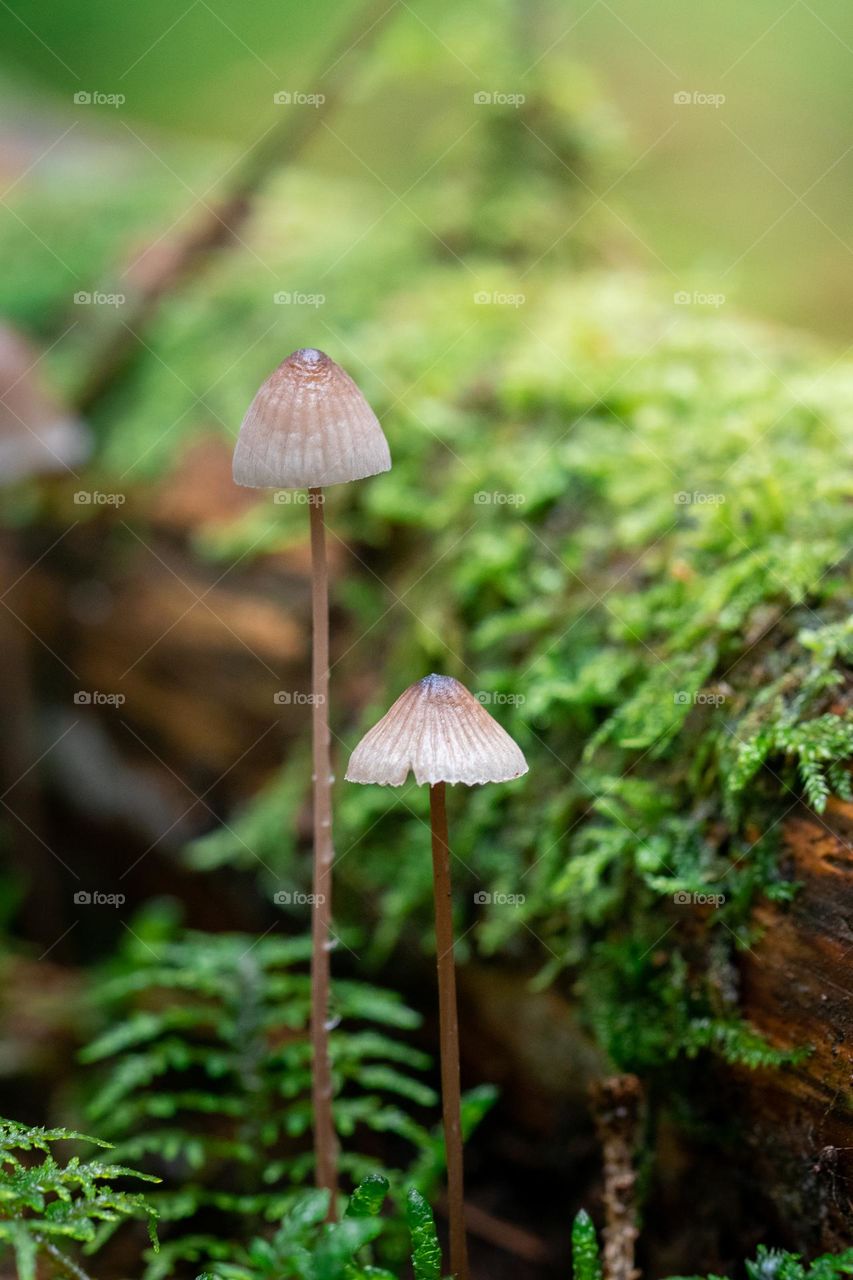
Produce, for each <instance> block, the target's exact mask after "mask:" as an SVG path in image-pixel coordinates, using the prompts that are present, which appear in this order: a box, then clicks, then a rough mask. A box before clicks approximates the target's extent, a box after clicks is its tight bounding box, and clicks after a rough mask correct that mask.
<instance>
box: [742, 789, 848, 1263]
mask: <svg viewBox="0 0 853 1280" xmlns="http://www.w3.org/2000/svg"><path fill="white" fill-rule="evenodd" d="M784 847H785V863H784V871H785V874H786V875H787V876H789V877H790V879H792V880H795V881H797V882H799V884H800V885H801V888H800V891H799V893H798V894H797V895H796V897H795V898H794V900H793V901H792V902H791V903H790V904H787V905H784V906H780V905H776V904H772V903H767V902H765V903H764V904H762V905H761V906H760V907H759V908H758V910H757V912H756V920H757V923H759V924H760V925H761V926H762V927H763V929H764V933H763V937H762V938H761V940H760V941H759V942H757V943H756V944H754V945H753V946H752V947H751V948H750V949H749V950H748V951H745V952H744V953H743V959H742V966H741V972H742V1000H743V1010H744V1013H745V1015H746V1016H747V1017H748V1018H749V1019H750V1021H751V1022H752V1023H753V1025H754V1026H756V1027H757V1028H758V1029H759V1031H761V1032H762V1033H763V1034H764V1035H765V1036H766V1037H767V1039H768V1040H769V1041H770V1043H771V1044H773V1045H775V1046H777V1047H778V1048H783V1049H798V1048H803V1047H804V1046H810V1048H811V1052H810V1053H809V1054H808V1056H807V1057H806V1058H805V1059H804V1060H803V1061H801V1062H800V1063H799V1064H798V1065H796V1066H791V1067H786V1068H783V1069H782V1070H780V1071H767V1072H757V1073H744V1076H743V1079H742V1080H741V1082H740V1091H741V1096H742V1097H743V1101H744V1106H743V1124H744V1128H745V1132H746V1136H747V1139H748V1142H749V1146H750V1149H751V1153H752V1159H753V1161H754V1164H755V1168H756V1170H757V1172H758V1174H759V1176H760V1177H761V1179H762V1181H763V1182H764V1184H765V1185H766V1187H767V1190H768V1193H769V1195H770V1196H771V1198H772V1200H773V1201H774V1202H775V1203H776V1204H777V1205H778V1207H779V1211H780V1222H781V1223H782V1226H783V1229H784V1230H786V1231H788V1232H789V1233H790V1236H791V1239H792V1241H793V1242H794V1243H795V1245H796V1246H797V1247H798V1248H802V1249H803V1250H808V1251H814V1250H820V1249H829V1248H844V1247H848V1246H849V1244H850V1240H851V1238H853V1199H851V1195H853V805H850V804H843V803H842V802H841V801H830V803H829V805H828V806H827V811H826V813H825V814H823V815H822V816H820V817H819V816H817V815H815V814H813V813H811V812H809V811H807V810H805V809H803V810H801V811H800V812H799V813H797V814H796V815H792V816H791V818H790V819H789V820H788V822H787V824H786V827H785V836H784Z"/></svg>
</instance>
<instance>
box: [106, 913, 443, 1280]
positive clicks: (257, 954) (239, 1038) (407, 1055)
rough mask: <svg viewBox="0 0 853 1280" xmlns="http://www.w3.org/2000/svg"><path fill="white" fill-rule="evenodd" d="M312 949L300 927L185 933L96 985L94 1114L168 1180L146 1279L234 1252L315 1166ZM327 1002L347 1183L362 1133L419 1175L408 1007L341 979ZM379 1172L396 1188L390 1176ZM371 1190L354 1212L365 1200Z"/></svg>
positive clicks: (431, 1138) (419, 1121) (429, 1171)
mask: <svg viewBox="0 0 853 1280" xmlns="http://www.w3.org/2000/svg"><path fill="white" fill-rule="evenodd" d="M309 955H310V939H308V938H304V939H303V938H297V939H286V938H281V937H276V936H269V935H268V936H266V937H263V938H261V939H256V938H253V937H250V936H244V935H236V934H229V935H206V934H188V935H186V936H184V937H180V938H179V939H177V940H175V941H168V940H164V941H161V942H160V943H158V944H157V949H156V954H155V953H154V951H153V950H149V949H142V948H134V951H133V964H132V967H130V968H129V969H128V971H127V972H124V973H120V974H118V975H117V976H113V977H112V978H109V979H107V980H106V981H105V982H104V984H103V985H102V987H101V989H100V991H99V992H98V1000H99V1002H100V1004H101V1005H102V1006H103V1007H104V1010H105V1013H106V1016H107V1025H106V1027H105V1029H104V1031H103V1032H102V1033H101V1035H99V1036H98V1037H97V1039H96V1040H95V1041H94V1042H93V1043H92V1044H90V1045H89V1047H88V1048H87V1049H86V1050H85V1051H84V1053H83V1059H84V1061H86V1062H89V1063H100V1062H103V1063H105V1064H108V1070H107V1073H106V1075H105V1078H104V1080H103V1083H102V1085H101V1087H100V1088H99V1089H98V1091H97V1093H96V1095H95V1096H94V1098H93V1100H92V1102H91V1105H90V1114H91V1116H92V1117H93V1119H96V1120H97V1121H98V1123H99V1124H100V1125H101V1127H102V1128H103V1129H104V1131H105V1132H106V1133H107V1134H108V1135H109V1136H111V1137H114V1138H115V1139H116V1140H117V1141H118V1144H119V1151H120V1153H121V1155H122V1157H123V1158H127V1159H132V1160H134V1161H139V1162H143V1163H144V1164H147V1165H151V1166H152V1167H154V1168H156V1169H158V1170H159V1171H161V1172H162V1175H163V1178H164V1182H165V1187H164V1190H163V1191H162V1192H160V1193H159V1194H158V1195H157V1197H156V1203H157V1205H158V1209H159V1211H160V1214H161V1216H162V1218H163V1220H164V1223H165V1224H166V1226H165V1232H164V1233H165V1236H166V1240H165V1243H164V1246H163V1250H162V1253H161V1255H160V1256H159V1257H157V1258H152V1259H151V1260H150V1265H149V1272H148V1274H149V1275H150V1276H151V1277H154V1278H156V1277H160V1276H168V1275H170V1274H171V1268H172V1267H173V1266H174V1265H176V1264H177V1263H178V1261H179V1260H191V1261H200V1260H204V1259H205V1258H206V1257H211V1258H214V1259H215V1258H227V1257H230V1256H231V1255H232V1253H233V1248H235V1247H236V1243H235V1242H236V1241H237V1240H239V1238H240V1237H242V1238H245V1237H246V1235H247V1234H249V1233H251V1231H252V1230H257V1229H258V1227H259V1226H260V1225H261V1224H263V1223H265V1222H272V1221H276V1220H278V1219H280V1218H281V1217H282V1214H283V1213H285V1212H286V1210H287V1209H288V1206H289V1205H290V1204H291V1203H292V1200H293V1196H294V1193H295V1189H298V1187H299V1185H300V1184H301V1183H302V1182H304V1181H305V1179H306V1178H307V1176H308V1175H309V1174H310V1171H311V1168H312V1162H313V1157H312V1154H311V1151H310V1129H311V1105H310V1056H311V1055H310V1042H309V1037H308V1023H309V1017H310V977H309V974H308V973H307V971H306V961H307V959H308V957H309ZM333 1014H334V1017H335V1021H336V1027H335V1030H334V1033H333V1035H332V1040H331V1052H332V1060H333V1071H334V1083H335V1091H336V1101H335V1122H336V1126H337V1129H338V1133H339V1135H340V1137H341V1139H342V1148H343V1153H342V1156H341V1162H340V1167H341V1170H342V1172H343V1173H344V1174H345V1175H346V1176H349V1177H350V1178H351V1179H352V1180H353V1181H354V1182H357V1181H360V1180H363V1179H364V1178H365V1176H367V1175H368V1174H369V1173H371V1172H372V1171H374V1170H375V1169H376V1168H377V1167H378V1165H377V1161H376V1159H375V1157H374V1156H372V1155H371V1154H369V1148H370V1146H371V1145H372V1139H371V1135H383V1137H384V1139H385V1141H386V1142H390V1143H391V1144H392V1147H395V1148H397V1149H399V1151H400V1154H401V1156H403V1157H404V1158H406V1156H405V1153H406V1152H408V1153H409V1154H408V1157H407V1163H411V1162H412V1161H413V1160H414V1161H415V1163H416V1165H417V1167H418V1169H419V1175H418V1176H419V1177H420V1178H421V1179H422V1181H423V1183H424V1185H426V1184H428V1183H429V1179H430V1177H433V1178H434V1177H435V1176H436V1171H438V1172H440V1170H441V1164H442V1159H441V1150H440V1145H439V1140H438V1138H437V1137H436V1135H435V1134H434V1133H433V1132H432V1129H431V1125H428V1124H427V1123H425V1121H427V1120H430V1119H431V1109H432V1108H433V1107H434V1104H435V1102H436V1098H435V1094H434V1092H433V1090H432V1089H431V1088H430V1087H429V1086H428V1085H426V1084H425V1083H424V1081H423V1080H422V1079H421V1078H420V1077H421V1073H422V1072H423V1070H424V1069H425V1068H426V1067H427V1066H428V1065H429V1059H428V1058H427V1057H426V1056H425V1055H424V1054H423V1053H421V1052H420V1051H419V1050H416V1049H414V1048H413V1047H412V1046H411V1045H410V1044H408V1043H406V1040H405V1039H404V1038H402V1037H401V1033H405V1032H408V1031H411V1030H413V1029H414V1028H415V1027H416V1026H417V1024H418V1017H417V1015H415V1014H414V1013H412V1011H411V1010H409V1009H407V1008H406V1006H405V1005H404V1004H403V1003H402V1001H401V1000H400V999H399V998H398V997H397V996H396V995H394V994H393V993H390V992H387V991H382V990H379V989H378V988H376V987H372V986H369V985H368V984H365V983H358V982H344V981H342V982H339V983H337V984H336V985H335V988H334V992H333ZM390 1176H391V1177H392V1179H393V1180H394V1185H395V1189H397V1190H398V1191H399V1190H400V1189H401V1187H402V1183H401V1175H400V1174H399V1173H397V1174H394V1173H392V1174H391V1175H390ZM371 1186H372V1184H370V1183H367V1184H363V1185H362V1187H361V1189H360V1190H359V1192H358V1193H357V1194H356V1196H355V1198H354V1209H353V1215H354V1216H356V1217H358V1216H364V1213H363V1211H364V1210H366V1209H368V1210H370V1211H371V1212H373V1210H374V1209H375V1205H373V1206H371V1201H370V1199H369V1196H370V1191H371ZM355 1230H356V1229H355V1227H351V1228H350V1233H351V1234H352V1233H353V1232H355ZM330 1247H331V1246H330Z"/></svg>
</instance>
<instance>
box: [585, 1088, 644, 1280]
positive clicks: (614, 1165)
mask: <svg viewBox="0 0 853 1280" xmlns="http://www.w3.org/2000/svg"><path fill="white" fill-rule="evenodd" d="M592 1102H593V1109H594V1111H595V1122H596V1128H597V1129H598V1137H599V1141H600V1142H601V1146H602V1152H603V1157H604V1210H605V1215H606V1223H607V1224H606V1226H605V1228H604V1277H605V1280H638V1277H639V1275H640V1273H639V1271H638V1270H637V1269H636V1268H635V1266H634V1245H635V1243H636V1240H637V1235H638V1230H637V1202H636V1194H635V1191H636V1182H637V1171H636V1167H635V1163H634V1157H635V1153H636V1149H637V1132H638V1128H639V1120H640V1104H641V1102H642V1086H641V1085H640V1082H639V1080H638V1079H637V1077H636V1076H632V1075H624V1076H611V1077H610V1078H609V1079H607V1080H602V1081H600V1082H599V1083H598V1084H597V1085H595V1086H594V1087H593V1090H592Z"/></svg>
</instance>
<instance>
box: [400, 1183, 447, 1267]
mask: <svg viewBox="0 0 853 1280" xmlns="http://www.w3.org/2000/svg"><path fill="white" fill-rule="evenodd" d="M406 1218H407V1220H408V1223H409V1230H410V1231H411V1233H412V1269H413V1271H414V1273H415V1280H440V1276H441V1249H440V1248H439V1245H438V1236H437V1235H436V1232H435V1220H434V1219H433V1216H432V1209H431V1208H430V1207H429V1205H428V1204H427V1202H426V1200H424V1198H423V1196H422V1195H421V1194H420V1192H419V1191H417V1190H415V1188H414V1187H413V1188H412V1189H411V1190H410V1191H409V1194H408V1196H407V1197H406Z"/></svg>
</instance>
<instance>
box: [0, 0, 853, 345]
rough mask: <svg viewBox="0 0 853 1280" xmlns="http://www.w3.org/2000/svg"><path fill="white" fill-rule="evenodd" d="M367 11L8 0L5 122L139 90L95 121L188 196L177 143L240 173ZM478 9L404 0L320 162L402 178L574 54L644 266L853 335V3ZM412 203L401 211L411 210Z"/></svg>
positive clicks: (264, 2)
mask: <svg viewBox="0 0 853 1280" xmlns="http://www.w3.org/2000/svg"><path fill="white" fill-rule="evenodd" d="M378 11H379V12H381V10H378ZM356 12H357V10H356V7H355V6H354V5H353V4H352V3H350V2H349V0H348V3H346V4H335V3H330V0H320V2H319V3H312V4H310V5H309V4H301V5H297V4H293V3H290V4H274V3H271V0H256V2H255V3H253V4H251V5H246V4H243V3H240V2H239V0H194V2H193V3H190V4H187V5H184V4H183V3H181V4H178V5H175V4H173V3H170V2H169V0H151V2H150V3H147V4H145V5H123V6H120V7H117V6H115V5H113V4H109V3H107V0H89V2H88V3H86V4H85V5H81V4H79V3H77V2H76V0H55V2H54V3H51V4H50V5H49V6H48V5H45V4H43V3H38V2H37V0H15V2H14V3H12V4H4V5H3V6H2V7H0V50H2V53H0V57H1V58H2V68H3V104H4V116H5V118H6V120H7V133H9V132H11V133H12V134H14V133H15V131H16V130H18V129H21V128H32V127H33V126H34V124H35V126H36V127H37V126H38V113H39V112H40V111H43V112H49V113H51V115H59V116H67V118H68V123H69V125H71V124H74V123H75V122H76V123H77V124H79V123H80V112H79V110H78V111H77V113H76V115H75V112H74V108H73V105H72V102H71V98H72V95H73V93H74V92H75V91H77V90H79V89H84V90H90V91H91V90H95V89H97V90H100V91H101V92H105V93H117V92H121V93H124V94H125V95H126V98H127V103H126V105H125V106H124V107H123V108H122V110H121V112H120V113H117V112H116V111H115V110H114V109H111V108H109V107H102V108H92V109H91V112H90V114H89V115H88V116H87V117H86V119H85V125H86V127H91V125H92V123H94V116H95V113H97V121H96V124H97V127H98V128H102V129H103V130H104V131H105V132H107V133H109V134H112V135H114V136H115V138H116V141H117V142H118V143H119V144H120V145H121V146H122V147H123V148H127V149H128V150H129V151H130V152H131V153H132V152H133V149H134V148H136V149H137V150H138V151H143V154H144V148H143V145H142V144H141V143H139V142H137V141H136V139H134V138H133V137H132V136H131V135H130V134H129V133H128V132H127V131H126V129H125V128H124V127H123V126H124V125H125V124H126V125H129V126H130V127H132V128H133V130H134V131H135V132H139V131H141V132H142V133H143V134H144V136H145V138H146V140H148V141H149V143H150V144H151V145H153V147H154V150H156V152H157V154H158V155H160V156H162V157H164V159H165V160H166V161H167V162H168V165H169V167H167V166H166V164H161V165H157V164H156V163H154V162H153V160H152V157H151V156H150V155H149V156H147V157H146V158H147V159H148V160H152V164H153V169H152V176H151V180H152V181H153V182H161V183H163V184H166V185H171V186H172V187H174V190H175V196H176V199H178V200H179V199H180V198H182V197H183V198H188V197H189V193H188V192H187V191H186V189H183V188H182V185H181V183H182V181H185V180H186V178H185V174H186V172H187V170H186V169H185V168H182V167H181V166H180V165H177V164H176V163H175V155H176V152H175V148H176V147H178V146H179V144H182V143H186V142H187V141H189V144H190V150H191V151H192V150H193V149H194V148H201V149H202V150H203V154H204V155H205V157H206V159H209V161H210V165H211V168H210V172H211V174H212V176H213V177H215V176H216V174H217V171H218V172H222V171H224V170H225V169H226V168H227V167H228V165H229V164H230V163H231V160H232V159H234V158H235V156H236V154H237V150H235V149H242V148H243V147H244V146H245V145H246V144H247V143H249V142H251V141H252V140H253V139H255V138H257V137H258V136H259V135H261V134H262V133H263V132H264V130H265V129H266V128H267V127H269V125H271V124H272V123H273V122H274V121H275V120H276V118H277V116H276V111H277V110H279V111H280V108H278V109H277V108H276V107H275V106H274V104H273V102H272V95H273V92H274V91H276V90H277V89H280V88H291V89H294V90H301V91H304V92H310V90H311V86H312V80H313V79H314V78H316V74H317V70H318V69H322V68H323V66H324V65H325V62H326V61H327V50H328V48H329V46H330V42H331V41H333V40H334V37H335V34H336V32H341V33H342V32H344V31H345V30H346V29H347V27H348V25H349V24H350V23H351V22H352V21H353V19H354V16H355V14H356ZM472 15H479V17H480V18H481V19H482V18H483V16H484V10H483V9H478V8H476V7H472V6H470V5H467V4H462V5H460V4H458V3H456V2H455V0H442V2H441V3H435V2H434V0H433V2H430V3H425V4H418V5H408V4H400V5H399V7H398V12H397V13H396V15H394V18H393V22H392V23H391V24H390V25H389V26H388V28H387V30H386V31H385V34H384V35H383V37H382V47H383V52H384V54H385V56H384V57H383V58H382V60H381V62H382V72H381V77H382V81H383V83H382V85H381V90H380V91H379V92H374V91H373V89H374V88H376V86H372V85H371V83H370V81H371V73H370V72H369V71H368V73H367V75H366V76H363V77H361V78H360V80H359V92H358V94H357V95H356V96H355V100H353V101H350V102H348V105H347V108H346V110H345V111H344V112H343V113H341V114H339V115H338V116H336V119H335V122H334V129H335V134H336V135H337V137H332V136H331V135H328V134H326V135H325V136H323V137H322V138H320V139H319V140H318V142H317V144H316V145H314V146H312V149H311V161H312V163H313V164H314V165H316V166H318V167H320V168H322V169H323V170H326V171H332V172H334V173H338V174H340V173H345V174H352V175H354V176H358V177H359V178H360V179H362V180H363V181H364V183H365V184H366V185H367V186H372V187H376V186H377V185H379V186H381V184H383V183H387V184H388V187H389V188H390V189H391V191H393V192H394V193H395V194H399V193H402V192H403V191H404V190H405V189H406V188H407V187H408V186H409V184H410V183H412V182H415V181H416V180H417V179H418V178H420V177H421V175H423V173H424V171H425V169H427V168H428V167H429V166H430V165H432V164H433V163H434V162H435V161H437V160H439V158H440V157H441V156H442V154H443V152H444V151H445V149H446V148H448V147H453V157H456V158H457V159H459V158H460V156H464V154H465V146H464V143H459V142H457V139H458V138H459V136H460V135H461V134H462V133H464V131H465V129H466V128H467V126H468V125H469V124H470V121H471V116H470V101H471V99H470V95H471V94H472V92H475V91H477V90H478V89H486V90H490V89H491V90H495V89H497V90H500V91H504V92H524V89H525V83H526V80H527V77H528V75H529V72H528V71H527V68H531V67H532V66H533V64H537V65H539V64H540V63H541V62H543V61H544V62H545V63H547V61H548V60H553V61H554V62H555V65H563V64H565V63H566V60H567V59H569V60H572V61H576V62H579V63H581V64H582V65H583V66H585V67H586V68H588V69H589V70H590V71H591V72H592V73H593V74H594V76H595V78H596V81H597V83H598V85H599V88H600V90H601V93H602V96H603V98H604V99H605V100H607V101H611V102H612V103H614V104H615V106H616V107H617V108H618V110H619V112H620V114H621V117H622V122H623V124H624V127H625V130H626V136H625V143H626V145H625V148H624V153H623V160H624V163H619V164H617V165H616V167H615V168H614V170H613V172H612V174H611V175H609V176H608V177H607V180H606V181H603V182H602V183H601V184H600V185H599V186H598V187H597V189H596V195H603V197H604V200H605V202H606V205H607V206H612V207H613V208H615V209H616V210H617V211H618V213H619V214H620V215H621V216H624V217H625V218H626V219H627V223H628V224H629V226H630V228H631V230H630V232H629V231H628V230H625V236H626V240H627V242H628V243H629V244H632V245H633V247H634V249H635V251H636V254H637V258H638V260H639V261H640V262H643V263H645V264H646V265H648V266H649V267H650V268H651V269H652V270H653V271H659V272H660V273H661V274H662V275H663V277H664V279H667V278H668V277H669V276H670V274H671V276H672V280H673V287H674V289H678V288H680V287H691V286H695V287H700V288H704V289H708V290H713V291H715V292H722V293H724V294H725V295H726V297H727V299H731V300H733V301H734V302H736V303H737V304H739V305H743V306H744V307H746V308H748V309H750V310H751V311H753V312H758V313H760V314H765V315H767V316H769V317H771V318H773V319H781V320H784V321H786V322H789V323H793V324H794V325H796V326H802V327H806V328H809V329H812V330H816V331H818V332H821V333H825V334H828V335H831V336H832V337H834V338H838V339H841V340H842V341H843V340H844V339H848V338H850V337H851V336H853V335H851V332H850V331H851V322H850V318H849V316H850V308H849V305H848V296H849V280H850V255H851V252H853V246H851V243H850V240H851V236H850V231H849V216H848V211H849V208H850V204H851V195H853V190H851V189H853V152H851V148H850V141H849V137H848V134H849V127H848V119H849V93H850V83H851V77H850V68H851V57H853V11H851V9H850V6H849V5H848V4H845V3H844V2H843V0H811V2H810V3H807V2H806V0H794V3H792V4H790V5H787V6H786V5H785V4H784V3H783V4H779V3H776V0H753V2H752V3H751V4H750V5H748V6H745V5H743V4H741V3H737V2H736V0H719V2H718V3H715V4H714V5H711V6H708V5H704V6H700V5H699V4H698V3H696V0H690V2H688V3H681V4H675V3H669V2H665V0H613V2H612V3H607V2H606V0H594V2H593V3H591V4H586V3H580V4H578V5H576V6H553V5H543V4H536V3H533V4H530V3H525V4H522V3H520V2H519V3H517V4H516V6H515V7H514V10H513V8H512V7H507V8H503V7H494V9H493V13H492V17H493V21H487V22H486V23H485V24H484V23H483V22H482V21H472ZM484 25H485V28H486V29H487V30H488V31H489V38H487V39H484V38H483V32H484ZM424 68H427V69H428V74H424V75H422V76H418V75H417V71H418V70H423V69H424ZM677 92H690V93H693V92H700V93H708V94H715V95H719V94H723V95H725V103H724V104H723V105H722V106H719V107H714V106H711V105H698V104H697V105H694V104H691V105H689V106H685V107H683V108H681V109H680V110H677V111H673V94H674V93H677ZM34 107H35V108H36V111H35V115H34V111H33V109H34ZM48 132H49V131H48ZM52 136H55V135H50V137H52ZM50 137H48V141H49V140H50ZM460 148H461V150H460ZM181 154H183V148H182V147H181ZM453 157H451V162H452V159H453ZM170 169H171V170H175V172H171V171H170ZM205 171H206V172H207V170H205ZM178 174H180V177H178V176H177V175H178ZM390 198H391V196H390V194H389V199H390ZM4 216H8V215H4ZM410 217H411V215H410V214H409V213H408V212H407V210H406V209H405V208H404V207H403V206H402V205H398V206H397V208H396V209H395V211H394V212H393V214H392V216H391V223H392V224H393V222H394V220H395V218H403V219H406V218H410ZM365 225H366V224H365ZM387 225H388V224H387V222H383V224H382V227H381V228H379V229H378V230H377V232H376V233H377V234H381V233H382V231H383V230H384V229H385V228H386V227H387ZM354 230H355V232H356V233H357V234H361V232H362V231H363V230H364V226H363V225H361V224H358V225H356V226H355V227H354ZM368 234H372V233H368ZM688 276H689V277H690V278H689V279H686V277H688Z"/></svg>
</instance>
